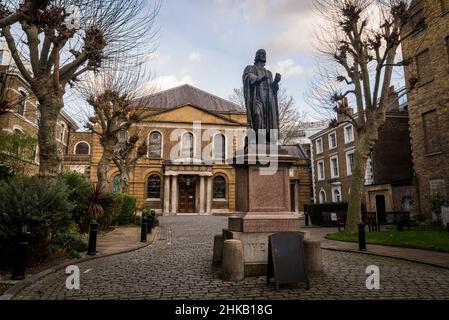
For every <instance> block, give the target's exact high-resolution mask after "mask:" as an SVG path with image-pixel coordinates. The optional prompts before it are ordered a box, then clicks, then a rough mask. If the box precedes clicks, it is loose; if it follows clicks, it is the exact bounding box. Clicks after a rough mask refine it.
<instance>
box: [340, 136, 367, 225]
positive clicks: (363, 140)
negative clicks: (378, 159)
mask: <svg viewBox="0 0 449 320" xmlns="http://www.w3.org/2000/svg"><path fill="white" fill-rule="evenodd" d="M368 154H369V142H368V137H367V135H366V134H364V133H358V143H357V147H356V149H355V152H354V169H353V171H352V182H351V193H350V195H349V207H348V215H347V218H346V227H345V231H347V232H356V231H357V229H358V226H357V225H358V224H359V223H360V221H361V212H360V211H361V206H362V196H363V193H364V186H365V173H366V162H367V160H368Z"/></svg>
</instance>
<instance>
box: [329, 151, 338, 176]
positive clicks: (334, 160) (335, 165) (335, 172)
mask: <svg viewBox="0 0 449 320" xmlns="http://www.w3.org/2000/svg"><path fill="white" fill-rule="evenodd" d="M330 165H331V178H338V177H339V176H340V172H339V170H338V156H333V157H331V158H330Z"/></svg>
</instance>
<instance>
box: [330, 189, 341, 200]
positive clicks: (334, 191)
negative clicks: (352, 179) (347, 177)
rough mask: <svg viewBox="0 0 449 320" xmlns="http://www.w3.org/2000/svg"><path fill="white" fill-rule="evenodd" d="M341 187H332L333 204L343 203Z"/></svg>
mask: <svg viewBox="0 0 449 320" xmlns="http://www.w3.org/2000/svg"><path fill="white" fill-rule="evenodd" d="M342 199H343V198H342V196H341V187H332V201H333V202H341V201H342Z"/></svg>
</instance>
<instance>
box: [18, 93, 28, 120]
mask: <svg viewBox="0 0 449 320" xmlns="http://www.w3.org/2000/svg"><path fill="white" fill-rule="evenodd" d="M26 98H27V94H26V92H25V91H23V90H20V91H19V105H18V108H17V113H18V114H20V115H21V116H23V115H25V103H26Z"/></svg>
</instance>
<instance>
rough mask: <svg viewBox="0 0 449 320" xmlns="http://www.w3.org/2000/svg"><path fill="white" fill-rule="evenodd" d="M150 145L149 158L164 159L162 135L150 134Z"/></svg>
mask: <svg viewBox="0 0 449 320" xmlns="http://www.w3.org/2000/svg"><path fill="white" fill-rule="evenodd" d="M148 145H149V147H148V156H149V157H150V158H159V157H162V135H161V134H160V133H159V132H157V131H153V132H151V133H150V141H149V143H148Z"/></svg>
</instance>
